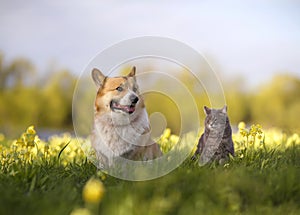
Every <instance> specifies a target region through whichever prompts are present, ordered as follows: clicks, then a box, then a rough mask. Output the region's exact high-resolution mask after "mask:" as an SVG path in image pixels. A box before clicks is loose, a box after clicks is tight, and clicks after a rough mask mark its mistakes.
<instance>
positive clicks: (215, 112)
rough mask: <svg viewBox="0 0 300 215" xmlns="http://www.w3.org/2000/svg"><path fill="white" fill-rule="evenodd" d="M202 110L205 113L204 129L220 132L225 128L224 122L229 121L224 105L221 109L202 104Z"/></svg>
mask: <svg viewBox="0 0 300 215" xmlns="http://www.w3.org/2000/svg"><path fill="white" fill-rule="evenodd" d="M204 112H205V114H206V118H205V129H207V130H209V131H215V132H221V131H222V130H223V129H225V127H226V124H227V123H228V122H229V120H228V116H227V106H226V105H225V106H224V107H223V108H221V109H212V108H208V107H206V106H204Z"/></svg>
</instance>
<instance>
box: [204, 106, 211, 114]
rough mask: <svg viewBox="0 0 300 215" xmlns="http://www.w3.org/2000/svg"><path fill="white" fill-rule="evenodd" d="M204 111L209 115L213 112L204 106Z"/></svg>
mask: <svg viewBox="0 0 300 215" xmlns="http://www.w3.org/2000/svg"><path fill="white" fill-rule="evenodd" d="M204 112H205V114H206V115H209V114H210V113H211V109H210V108H208V107H206V106H204Z"/></svg>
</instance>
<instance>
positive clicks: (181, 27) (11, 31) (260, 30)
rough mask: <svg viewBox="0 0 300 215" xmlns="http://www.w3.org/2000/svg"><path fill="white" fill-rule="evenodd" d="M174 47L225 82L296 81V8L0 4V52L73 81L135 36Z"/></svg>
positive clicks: (299, 50)
mask: <svg viewBox="0 0 300 215" xmlns="http://www.w3.org/2000/svg"><path fill="white" fill-rule="evenodd" d="M146 35H147V36H162V37H169V38H172V39H176V40H178V41H181V42H183V43H185V44H187V45H189V46H190V47H192V48H194V49H195V50H197V51H198V52H200V53H202V54H203V55H204V56H205V57H206V58H207V59H208V61H209V63H210V64H211V65H212V66H213V68H214V69H215V70H216V72H217V73H221V74H223V76H224V77H225V78H229V79H230V78H235V77H244V78H245V80H246V82H248V83H249V84H250V85H253V86H256V85H258V84H260V83H262V82H264V81H266V80H268V79H270V78H271V77H272V76H273V75H274V74H275V73H292V74H295V75H297V76H298V77H300V3H299V1H289V0H288V1H176V0H173V1H164V0H152V1H138V0H128V1H121V0H111V1H104V0H87V1H82V0H65V1H58V0H53V1H50V0H48V1H46V0H27V1H21V0H18V1H17V0H0V52H2V53H3V54H4V56H5V59H6V61H7V62H9V61H11V60H12V59H15V58H17V57H26V58H28V59H29V60H30V61H31V62H32V63H33V64H34V65H36V67H37V70H38V71H40V72H41V73H42V72H46V71H47V70H48V69H49V67H50V66H53V65H56V66H57V67H61V68H68V69H70V70H71V71H72V72H73V73H74V74H76V75H79V74H80V73H81V72H82V71H83V69H84V68H85V67H86V66H87V64H88V63H89V62H90V60H91V59H92V58H93V57H95V56H96V55H97V54H98V53H99V52H101V51H102V50H104V49H106V48H108V47H110V46H111V45H113V44H116V43H118V42H120V41H123V40H126V39H130V38H134V37H139V36H146Z"/></svg>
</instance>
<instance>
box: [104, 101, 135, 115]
mask: <svg viewBox="0 0 300 215" xmlns="http://www.w3.org/2000/svg"><path fill="white" fill-rule="evenodd" d="M110 109H111V110H112V111H115V110H121V111H124V112H125V113H128V114H132V113H133V112H134V111H135V104H131V105H120V104H119V103H118V102H116V101H114V100H113V101H111V102H110Z"/></svg>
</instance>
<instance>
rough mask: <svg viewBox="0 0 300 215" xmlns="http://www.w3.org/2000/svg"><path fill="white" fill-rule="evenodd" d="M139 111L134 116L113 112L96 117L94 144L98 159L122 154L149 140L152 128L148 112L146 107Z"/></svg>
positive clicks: (93, 135)
mask: <svg viewBox="0 0 300 215" xmlns="http://www.w3.org/2000/svg"><path fill="white" fill-rule="evenodd" d="M138 112H139V113H138ZM138 112H136V113H134V114H133V116H128V115H121V114H115V113H113V112H111V113H107V114H105V115H102V116H96V117H95V123H94V130H93V134H92V146H93V148H94V149H95V151H96V154H97V157H98V159H99V158H100V157H105V158H106V159H110V158H113V157H116V156H121V155H123V154H124V153H127V152H128V151H131V150H134V149H135V148H136V147H137V146H144V145H146V144H147V143H148V142H149V140H150V128H149V120H148V116H147V112H146V110H145V108H142V109H141V110H139V111H138Z"/></svg>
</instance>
